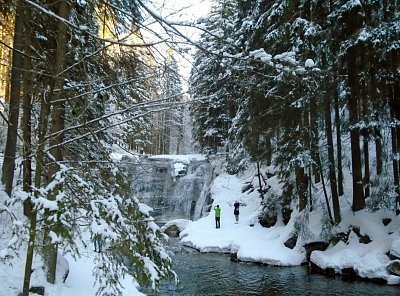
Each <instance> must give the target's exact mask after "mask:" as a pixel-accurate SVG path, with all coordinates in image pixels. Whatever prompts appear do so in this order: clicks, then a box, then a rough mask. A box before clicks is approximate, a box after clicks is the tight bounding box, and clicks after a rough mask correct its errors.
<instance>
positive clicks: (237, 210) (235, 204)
mask: <svg viewBox="0 0 400 296" xmlns="http://www.w3.org/2000/svg"><path fill="white" fill-rule="evenodd" d="M233 206H234V207H235V209H234V210H233V214H234V215H235V219H236V223H239V206H240V204H239V202H238V201H236V202H235V203H234V204H233Z"/></svg>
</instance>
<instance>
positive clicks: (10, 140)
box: [2, 0, 24, 195]
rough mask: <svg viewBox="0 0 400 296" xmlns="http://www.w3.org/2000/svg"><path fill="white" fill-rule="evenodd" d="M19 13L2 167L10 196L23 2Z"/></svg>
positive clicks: (21, 46)
mask: <svg viewBox="0 0 400 296" xmlns="http://www.w3.org/2000/svg"><path fill="white" fill-rule="evenodd" d="M16 5H17V7H16V9H17V11H16V15H15V25H14V44H13V49H14V50H13V53H12V69H11V95H10V105H9V110H8V128H7V143H6V148H5V151H4V161H3V167H2V182H3V184H4V190H5V192H6V193H7V194H8V195H11V192H12V187H13V181H14V169H15V154H16V152H17V138H18V119H19V103H20V97H21V80H22V71H21V69H22V55H21V52H22V51H23V49H24V47H23V30H24V27H23V17H22V13H23V8H22V1H21V0H19V1H18V2H17V4H16Z"/></svg>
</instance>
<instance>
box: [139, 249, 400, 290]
mask: <svg viewBox="0 0 400 296" xmlns="http://www.w3.org/2000/svg"><path fill="white" fill-rule="evenodd" d="M168 249H169V250H170V251H171V254H170V255H171V257H172V260H173V262H174V270H175V272H176V273H177V274H178V276H179V279H180V281H181V283H180V286H179V287H175V286H174V285H173V284H168V283H166V284H164V285H163V286H162V287H161V289H160V292H159V293H151V292H149V291H146V292H145V293H146V294H148V295H185V296H191V295H196V296H200V295H220V296H228V295H229V296H236V295H238V296H239V295H270V296H281V295H285V296H286V295H289V296H291V295H295V296H300V295H301V296H303V295H318V296H319V295H340V296H347V295H348V296H350V295H351V296H353V295H363V296H364V295H371V296H372V295H374V296H375V295H400V287H397V286H388V285H382V286H381V285H377V284H373V283H367V282H351V283H350V282H344V281H342V280H341V279H340V278H335V279H332V278H327V277H324V276H319V275H310V274H309V273H308V270H307V267H305V266H296V267H274V266H266V265H259V264H254V263H244V262H232V261H230V260H229V255H228V254H200V253H198V252H197V251H194V250H191V249H188V248H181V247H179V246H178V245H177V244H176V242H175V243H172V245H170V246H169V247H168Z"/></svg>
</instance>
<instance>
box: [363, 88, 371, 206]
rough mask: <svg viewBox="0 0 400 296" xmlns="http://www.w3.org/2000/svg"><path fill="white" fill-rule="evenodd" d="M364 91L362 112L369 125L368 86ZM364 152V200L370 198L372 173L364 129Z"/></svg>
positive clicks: (367, 133) (366, 132) (365, 129)
mask: <svg viewBox="0 0 400 296" xmlns="http://www.w3.org/2000/svg"><path fill="white" fill-rule="evenodd" d="M361 89H362V92H363V93H362V95H361V97H362V104H363V105H362V110H363V116H364V121H365V122H366V123H367V122H368V120H367V119H368V97H367V94H366V93H365V91H363V90H365V89H366V85H363V87H362V88H361ZM362 135H363V152H364V182H363V185H364V198H368V197H369V196H370V179H371V178H370V171H369V147H368V144H369V141H368V136H369V132H368V128H364V129H363V133H362Z"/></svg>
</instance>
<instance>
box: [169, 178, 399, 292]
mask: <svg viewBox="0 0 400 296" xmlns="http://www.w3.org/2000/svg"><path fill="white" fill-rule="evenodd" d="M250 178H251V175H250V173H247V175H246V174H244V175H243V176H241V177H237V176H232V175H228V174H225V173H224V174H221V175H220V176H218V177H217V178H216V179H215V180H214V182H213V184H212V187H211V195H212V198H213V200H214V201H213V207H214V206H215V205H217V204H218V205H219V206H220V207H221V228H219V229H217V228H215V222H214V216H213V213H212V212H211V213H210V214H208V215H207V216H206V217H203V218H201V219H199V220H197V221H194V222H191V223H187V224H186V225H185V226H181V228H182V229H181V232H180V235H179V237H180V240H181V244H183V245H185V246H189V247H192V248H195V249H197V250H199V251H200V252H219V253H235V254H236V256H237V260H239V261H246V262H259V263H263V264H268V265H274V266H297V265H301V264H304V263H308V260H310V262H312V263H313V264H314V265H315V266H316V267H318V268H320V270H321V271H329V272H330V273H333V274H341V273H343V272H344V271H349V270H350V271H351V272H352V273H354V276H355V277H358V278H362V279H370V280H374V281H376V280H377V279H378V280H382V281H384V282H386V283H388V284H392V285H397V284H400V277H399V276H397V275H395V274H393V273H392V272H389V270H388V267H389V266H390V265H391V264H393V263H396V262H398V261H397V260H396V258H397V257H398V256H397V255H399V254H400V252H399V250H400V248H399V246H400V243H399V242H400V237H399V231H398V229H399V227H400V219H399V217H396V215H395V214H394V213H392V212H384V211H377V212H374V213H370V212H367V211H366V210H364V211H359V212H357V213H353V212H352V211H351V208H350V206H349V205H350V202H348V203H347V202H346V200H345V198H346V197H345V196H343V197H341V198H342V202H341V204H342V205H343V206H342V208H341V213H342V222H341V223H340V224H339V225H338V226H335V227H330V226H329V224H328V223H327V222H326V218H325V216H326V215H324V204H323V202H322V201H321V202H319V203H316V204H314V208H315V210H314V211H312V212H310V213H308V214H306V215H305V214H303V213H298V212H296V211H293V212H292V215H291V219H290V220H289V222H288V223H287V224H284V223H283V219H282V217H280V216H278V219H277V222H276V223H275V225H274V226H272V227H269V228H265V227H262V226H261V225H260V223H259V222H258V218H257V217H258V216H259V214H260V211H261V209H262V206H261V199H260V198H259V194H258V192H257V191H256V190H254V191H252V192H248V193H247V192H243V188H244V187H245V186H247V185H248V184H249V181H248V180H249V179H250ZM267 181H268V184H269V186H270V187H271V188H270V191H269V192H270V194H273V195H277V196H279V194H280V193H281V184H279V180H278V179H277V177H276V176H273V177H271V178H269V179H268V180H267ZM266 198H268V197H266ZM235 201H239V202H240V203H241V204H242V206H241V207H240V220H239V223H238V224H236V223H235V218H234V215H233V209H234V208H233V204H234V202H235ZM305 222H307V223H305ZM171 223H172V224H173V223H174V222H173V221H172V222H171ZM171 223H170V224H171ZM170 224H167V225H166V226H164V229H165V227H168V225H170ZM332 237H333V238H335V237H336V238H337V239H338V240H337V241H336V242H334V243H333V240H332ZM362 238H364V239H362ZM290 240H292V246H289V247H288V246H287V245H288V242H289V241H290ZM315 242H323V243H324V244H325V245H326V246H327V248H326V250H314V251H313V252H312V253H311V254H310V251H309V253H307V251H306V248H305V246H307V244H309V243H315ZM388 255H389V256H388ZM396 256H397V257H396Z"/></svg>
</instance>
